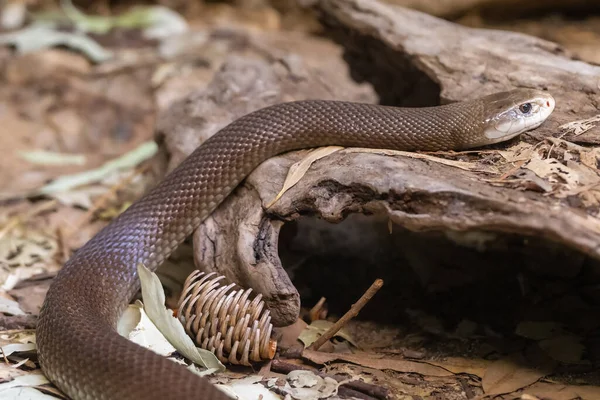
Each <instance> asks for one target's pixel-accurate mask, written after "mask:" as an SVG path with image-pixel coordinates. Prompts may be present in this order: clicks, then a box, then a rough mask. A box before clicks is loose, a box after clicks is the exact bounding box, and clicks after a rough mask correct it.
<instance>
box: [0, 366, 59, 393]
mask: <svg viewBox="0 0 600 400" xmlns="http://www.w3.org/2000/svg"><path fill="white" fill-rule="evenodd" d="M7 368H10V367H7ZM47 383H49V382H48V379H47V378H46V377H45V376H44V374H42V373H41V372H37V373H36V372H33V373H28V374H27V375H20V376H17V377H16V378H14V379H13V380H11V381H8V382H4V383H0V398H1V399H11V398H14V399H23V398H24V397H21V396H17V397H11V396H14V395H15V394H22V391H21V390H14V389H17V388H18V389H21V388H31V387H32V386H41V385H45V384H47ZM36 392H37V393H39V396H40V397H38V395H37V394H36ZM31 393H32V394H34V395H35V397H30V398H32V399H36V398H40V399H42V398H43V399H47V398H54V397H49V396H47V395H44V394H42V393H41V392H38V391H37V390H36V391H35V392H31ZM42 396H43V397H42Z"/></svg>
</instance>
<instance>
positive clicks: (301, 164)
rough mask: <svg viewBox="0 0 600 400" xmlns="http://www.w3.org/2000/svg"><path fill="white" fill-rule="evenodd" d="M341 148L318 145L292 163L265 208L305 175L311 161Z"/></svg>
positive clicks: (271, 204) (311, 163)
mask: <svg viewBox="0 0 600 400" xmlns="http://www.w3.org/2000/svg"><path fill="white" fill-rule="evenodd" d="M341 149H343V147H339V146H328V147H320V148H318V149H316V150H313V151H311V152H310V153H309V154H308V155H307V156H306V157H304V158H303V159H302V160H300V161H298V162H296V163H294V164H293V165H292V166H291V167H290V169H289V171H288V173H287V176H286V177H285V182H283V187H282V188H281V190H280V191H279V193H277V196H275V198H274V199H273V200H272V201H271V202H270V203H269V204H267V206H266V208H270V207H271V206H273V204H275V203H276V202H277V200H279V199H280V198H281V196H283V195H284V194H285V192H287V191H288V190H290V188H292V187H293V186H294V185H295V184H296V183H298V182H299V181H300V179H302V177H303V176H304V175H306V172H307V171H308V169H309V168H310V166H311V165H313V163H315V162H316V161H318V160H320V159H321V158H323V157H327V156H328V155H330V154H333V153H335V152H336V151H339V150H341Z"/></svg>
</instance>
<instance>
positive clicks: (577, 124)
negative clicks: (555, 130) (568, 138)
mask: <svg viewBox="0 0 600 400" xmlns="http://www.w3.org/2000/svg"><path fill="white" fill-rule="evenodd" d="M597 122H600V115H596V116H593V117H591V118H587V119H581V120H578V121H572V122H568V123H566V124H563V125H561V126H559V128H560V129H563V130H565V131H566V132H565V133H572V134H573V135H575V136H579V135H581V134H582V133H585V132H587V131H589V130H590V129H592V128H593V127H594V126H596V123H597Z"/></svg>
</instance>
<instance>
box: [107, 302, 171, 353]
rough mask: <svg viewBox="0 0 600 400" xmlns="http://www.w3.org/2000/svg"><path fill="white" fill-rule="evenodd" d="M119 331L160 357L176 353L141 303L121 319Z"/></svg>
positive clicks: (127, 310)
mask: <svg viewBox="0 0 600 400" xmlns="http://www.w3.org/2000/svg"><path fill="white" fill-rule="evenodd" d="M117 330H118V332H119V333H120V334H121V335H122V336H125V337H126V338H128V339H129V340H131V341H132V342H134V343H137V344H139V345H140V346H143V347H146V348H147V349H150V350H152V351H154V352H155V353H158V354H160V355H163V356H168V355H170V354H172V353H173V352H174V351H175V347H173V345H171V343H169V341H168V340H167V339H166V338H165V336H164V335H163V334H162V333H161V332H160V331H159V330H158V328H157V327H156V325H154V324H153V323H152V321H151V320H150V318H148V315H147V314H146V312H145V311H144V305H143V304H142V303H141V302H140V301H136V303H135V304H130V305H129V307H127V309H126V310H125V312H124V313H123V315H122V316H121V318H120V319H119V323H118V325H117Z"/></svg>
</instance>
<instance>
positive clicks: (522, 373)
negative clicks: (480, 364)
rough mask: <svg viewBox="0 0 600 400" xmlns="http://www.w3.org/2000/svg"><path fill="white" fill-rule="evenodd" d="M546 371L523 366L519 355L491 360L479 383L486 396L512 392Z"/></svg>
mask: <svg viewBox="0 0 600 400" xmlns="http://www.w3.org/2000/svg"><path fill="white" fill-rule="evenodd" d="M546 375H547V372H546V371H542V370H537V369H533V368H529V367H527V366H525V364H524V360H523V359H522V357H521V356H520V355H518V356H514V357H506V358H503V359H500V360H497V361H495V362H493V363H492V364H491V365H490V366H489V367H488V369H487V370H486V372H485V374H484V376H483V379H482V381H481V384H482V386H483V391H484V392H485V394H486V395H488V396H494V395H500V394H504V393H512V392H515V391H517V390H519V389H522V388H524V387H527V386H529V385H531V384H533V383H535V382H537V381H538V380H540V379H541V378H543V377H544V376H546Z"/></svg>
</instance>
